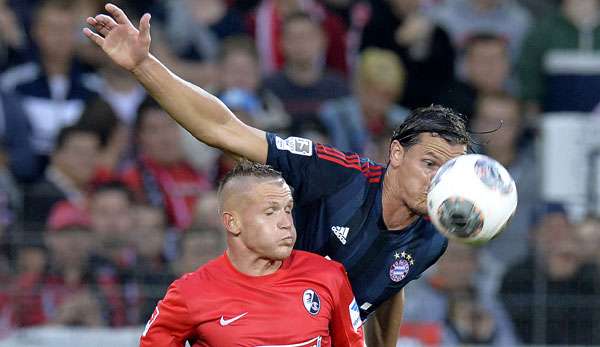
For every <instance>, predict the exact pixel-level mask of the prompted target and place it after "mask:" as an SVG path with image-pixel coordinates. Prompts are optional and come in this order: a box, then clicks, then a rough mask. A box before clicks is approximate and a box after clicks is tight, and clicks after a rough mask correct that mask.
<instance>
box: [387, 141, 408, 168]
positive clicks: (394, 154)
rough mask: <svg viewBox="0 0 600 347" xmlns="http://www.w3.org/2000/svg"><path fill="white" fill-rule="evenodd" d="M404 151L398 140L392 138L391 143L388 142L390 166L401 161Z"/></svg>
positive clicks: (396, 164)
mask: <svg viewBox="0 0 600 347" xmlns="http://www.w3.org/2000/svg"><path fill="white" fill-rule="evenodd" d="M404 151H405V149H404V147H403V146H402V145H401V144H400V142H399V141H398V140H394V141H392V143H390V157H389V161H390V165H391V166H392V167H395V166H398V165H400V164H401V163H402V160H403V159H404Z"/></svg>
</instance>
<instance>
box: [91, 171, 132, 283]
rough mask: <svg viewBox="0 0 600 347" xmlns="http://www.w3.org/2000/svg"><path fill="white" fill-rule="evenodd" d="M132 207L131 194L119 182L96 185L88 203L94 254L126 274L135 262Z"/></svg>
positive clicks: (101, 260)
mask: <svg viewBox="0 0 600 347" xmlns="http://www.w3.org/2000/svg"><path fill="white" fill-rule="evenodd" d="M132 205H133V195H132V193H131V192H130V191H129V189H128V188H127V187H126V186H125V185H124V184H122V183H121V182H118V181H113V182H107V183H103V184H101V185H99V186H98V187H97V188H96V189H95V190H94V192H93V194H92V195H91V196H90V201H89V213H90V219H91V229H92V231H93V233H94V238H95V242H94V252H95V255H96V256H98V257H99V258H100V259H99V261H100V262H106V263H109V264H111V265H114V266H116V267H117V268H118V269H119V270H122V271H123V272H127V271H129V268H130V267H131V266H132V265H133V263H134V261H135V249H134V247H133V245H132V238H131V233H132V229H133V227H134V219H133V218H134V217H133V208H132Z"/></svg>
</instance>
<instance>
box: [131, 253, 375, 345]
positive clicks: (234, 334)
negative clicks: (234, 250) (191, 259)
mask: <svg viewBox="0 0 600 347" xmlns="http://www.w3.org/2000/svg"><path fill="white" fill-rule="evenodd" d="M361 324H362V323H361V320H360V316H359V311H358V306H357V305H356V301H355V300H354V295H353V294H352V289H351V287H350V284H349V282H348V279H347V277H346V272H345V270H344V268H343V267H342V265H341V264H339V263H337V262H334V261H330V260H327V259H325V258H323V257H321V256H318V255H315V254H312V253H307V252H302V251H293V252H292V254H291V256H290V257H289V258H287V259H286V260H284V261H283V264H282V266H281V268H280V269H279V270H277V271H276V272H275V273H273V274H270V275H266V276H257V277H253V276H248V275H245V274H242V273H240V272H239V271H237V270H236V269H235V268H234V267H233V265H232V264H231V262H230V261H229V258H228V257H227V255H222V256H220V257H219V258H217V259H215V260H213V261H211V262H209V263H208V264H206V265H205V266H202V267H201V268H199V269H198V270H196V271H195V272H193V273H190V274H187V275H184V276H183V277H181V278H180V279H178V280H176V281H175V282H173V284H171V286H170V287H169V290H168V291H167V294H166V295H165V297H164V299H163V300H162V301H160V302H159V304H158V306H157V307H156V310H155V311H154V313H153V315H152V317H151V318H150V320H149V321H148V323H147V324H146V329H145V330H144V332H143V335H142V337H141V344H140V345H141V346H142V347H144V346H173V347H174V346H177V347H179V346H184V345H185V342H186V341H189V342H190V345H191V346H193V347H200V346H253V347H261V346H262V347H266V346H269V347H275V346H277V347H283V346H307V347H317V346H318V347H328V346H332V345H333V346H336V347H344V346H347V347H363V346H364V341H363V334H362V327H361Z"/></svg>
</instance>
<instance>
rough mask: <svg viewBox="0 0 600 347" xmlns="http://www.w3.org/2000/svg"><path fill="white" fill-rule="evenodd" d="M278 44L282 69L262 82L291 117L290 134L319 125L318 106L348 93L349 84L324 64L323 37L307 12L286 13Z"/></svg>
mask: <svg viewBox="0 0 600 347" xmlns="http://www.w3.org/2000/svg"><path fill="white" fill-rule="evenodd" d="M281 45H282V48H283V52H284V56H285V64H284V66H283V70H282V71H281V72H278V73H276V74H274V75H272V76H270V77H269V78H267V80H266V81H265V86H266V87H267V88H268V89H270V90H272V91H273V92H274V93H275V94H276V95H277V96H278V97H279V98H280V99H281V101H282V102H283V104H284V107H285V109H286V111H287V112H288V114H289V115H290V116H291V117H292V125H291V128H290V132H291V134H294V135H301V134H302V133H304V132H305V131H307V130H312V129H314V128H317V129H319V128H322V124H320V122H319V121H318V113H319V108H320V106H321V105H322V103H323V102H324V101H325V100H328V99H334V98H339V97H342V96H346V95H348V88H347V86H346V83H345V81H344V80H343V79H342V78H341V77H340V76H339V75H336V74H333V73H331V72H328V71H326V70H324V68H323V65H322V63H321V58H322V57H323V54H324V52H325V47H326V40H325V36H324V33H323V31H322V29H321V27H320V26H319V23H318V22H316V21H315V20H314V19H313V18H312V17H310V16H309V15H308V14H306V13H302V12H296V13H294V14H291V15H289V16H288V17H286V19H285V22H284V24H283V32H282V41H281ZM313 140H314V139H313Z"/></svg>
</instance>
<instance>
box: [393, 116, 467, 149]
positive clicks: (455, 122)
mask: <svg viewBox="0 0 600 347" xmlns="http://www.w3.org/2000/svg"><path fill="white" fill-rule="evenodd" d="M422 133H435V134H437V135H438V136H440V137H442V138H443V139H444V140H446V141H448V142H449V143H450V144H453V145H454V144H459V145H467V147H470V146H471V144H472V142H473V140H472V138H471V134H470V133H469V132H468V130H467V125H466V119H465V117H464V116H463V115H462V114H460V113H458V112H456V111H454V110H452V109H450V108H447V107H444V106H440V105H431V106H429V107H422V108H418V109H416V110H414V111H413V112H411V114H410V115H409V116H408V118H406V120H404V122H402V124H400V125H399V126H398V127H397V128H396V129H395V130H394V134H393V135H392V139H391V141H390V142H392V141H394V140H396V141H398V142H400V144H401V145H402V147H405V148H408V147H411V146H413V145H415V144H417V143H418V142H419V134H422Z"/></svg>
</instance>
